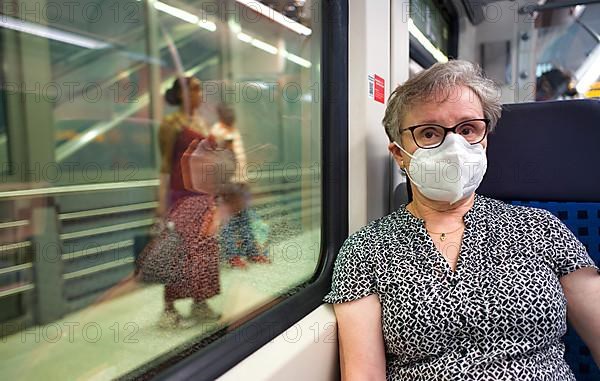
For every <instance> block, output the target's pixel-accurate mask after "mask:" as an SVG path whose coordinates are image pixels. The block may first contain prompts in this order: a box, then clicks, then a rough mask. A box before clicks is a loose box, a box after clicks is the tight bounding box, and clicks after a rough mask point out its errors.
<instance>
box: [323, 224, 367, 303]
mask: <svg viewBox="0 0 600 381" xmlns="http://www.w3.org/2000/svg"><path fill="white" fill-rule="evenodd" d="M359 237H361V236H359V235H358V234H356V233H355V234H354V235H351V236H350V237H349V238H348V239H347V240H346V242H344V244H343V245H342V248H341V249H340V252H339V253H338V256H337V258H336V260H335V267H334V270H333V281H332V282H331V291H330V292H329V294H327V295H326V296H325V298H324V299H323V301H324V302H325V303H344V302H350V301H353V300H356V299H360V298H363V297H365V296H367V295H370V294H373V293H374V292H375V280H374V274H373V266H372V265H371V263H370V261H369V259H368V256H367V254H368V253H365V252H364V250H363V249H364V246H365V245H364V244H363V242H362V241H363V240H362V239H360V238H359Z"/></svg>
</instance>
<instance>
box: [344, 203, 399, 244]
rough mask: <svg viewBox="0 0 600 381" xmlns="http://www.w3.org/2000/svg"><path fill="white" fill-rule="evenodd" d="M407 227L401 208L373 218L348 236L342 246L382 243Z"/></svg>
mask: <svg viewBox="0 0 600 381" xmlns="http://www.w3.org/2000/svg"><path fill="white" fill-rule="evenodd" d="M407 229H408V226H406V224H405V223H403V219H402V210H401V209H399V210H396V211H394V212H392V213H390V214H388V215H385V216H383V217H380V218H378V219H375V220H373V221H371V222H369V223H368V224H367V225H365V226H363V227H361V228H359V229H358V230H356V231H355V232H353V233H352V234H350V235H349V236H348V238H347V239H346V242H345V243H344V246H356V247H363V248H364V247H370V246H372V245H377V244H379V243H384V242H385V241H386V240H387V239H389V237H391V236H396V237H398V236H400V235H402V233H404V232H405V231H406V230H407Z"/></svg>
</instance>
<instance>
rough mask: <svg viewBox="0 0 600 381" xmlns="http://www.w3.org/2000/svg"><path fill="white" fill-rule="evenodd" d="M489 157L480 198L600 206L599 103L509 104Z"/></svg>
mask: <svg viewBox="0 0 600 381" xmlns="http://www.w3.org/2000/svg"><path fill="white" fill-rule="evenodd" d="M487 157H488V170H487V173H486V175H485V177H484V179H483V182H482V184H481V186H480V187H479V189H478V193H480V194H483V195H486V196H489V197H493V198H497V199H501V200H524V201H530V200H537V201H575V202H600V169H599V168H598V166H599V165H600V101H599V100H574V101H552V102H537V103H518V104H507V105H504V106H503V111H502V117H501V118H500V121H499V122H498V125H497V126H496V129H495V130H494V132H492V133H491V134H490V135H489V137H488V147H487Z"/></svg>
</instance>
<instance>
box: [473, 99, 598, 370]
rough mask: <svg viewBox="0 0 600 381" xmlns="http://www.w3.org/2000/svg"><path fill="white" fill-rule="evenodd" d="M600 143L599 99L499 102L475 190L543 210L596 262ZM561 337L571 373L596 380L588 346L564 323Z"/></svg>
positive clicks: (594, 366)
mask: <svg viewBox="0 0 600 381" xmlns="http://www.w3.org/2000/svg"><path fill="white" fill-rule="evenodd" d="M599 148H600V101H595V100H577V101H557V102H537V103H520V104H509V105H505V106H504V109H503V114H502V118H501V119H500V122H499V123H498V126H497V128H496V130H495V131H494V132H492V133H491V134H490V136H489V138H488V148H487V155H488V171H487V173H486V176H485V178H484V180H483V183H482V184H481V186H480V188H479V189H478V193H480V194H482V195H485V196H488V197H492V198H496V199H500V200H504V201H506V202H511V203H514V204H520V205H527V206H533V207H537V208H544V209H547V210H549V211H550V212H552V213H553V214H554V215H556V216H557V217H558V218H560V219H561V220H562V221H563V222H564V223H565V225H566V226H567V227H569V229H571V231H572V232H573V233H574V234H575V235H576V236H577V238H578V239H579V240H580V241H581V242H582V243H583V244H584V245H585V247H586V248H587V250H588V253H589V254H590V256H591V257H592V258H593V259H594V261H595V262H596V264H598V263H600V170H598V168H597V166H598V164H600V150H599ZM599 318H600V316H599ZM564 343H565V347H566V353H565V359H566V361H567V362H568V363H569V365H570V366H571V369H572V370H573V372H574V373H575V377H576V378H577V380H578V381H597V380H600V370H599V369H598V367H597V366H596V365H595V363H594V361H593V359H592V357H591V355H590V351H589V349H588V348H587V346H586V345H585V344H584V343H583V342H582V340H581V339H580V338H579V337H578V335H577V334H576V332H575V331H574V329H573V328H572V327H571V326H570V325H569V328H568V332H567V334H566V335H565V337H564Z"/></svg>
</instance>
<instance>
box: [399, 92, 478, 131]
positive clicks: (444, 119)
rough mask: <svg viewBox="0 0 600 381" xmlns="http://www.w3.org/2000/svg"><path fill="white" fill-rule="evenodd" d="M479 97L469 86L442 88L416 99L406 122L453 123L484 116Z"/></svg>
mask: <svg viewBox="0 0 600 381" xmlns="http://www.w3.org/2000/svg"><path fill="white" fill-rule="evenodd" d="M483 116H484V115H483V107H482V105H481V101H480V100H479V97H478V96H477V94H475V92H474V91H473V90H471V89H470V88H468V87H465V86H460V87H455V88H453V89H447V90H446V89H442V90H441V91H438V92H436V93H434V94H432V95H431V96H428V97H424V98H422V99H419V100H417V101H415V102H414V103H413V104H412V105H411V107H410V108H409V110H408V113H407V114H406V117H405V120H404V122H405V123H408V124H422V123H436V124H453V123H457V122H460V121H461V120H465V119H472V118H482V117H483Z"/></svg>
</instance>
